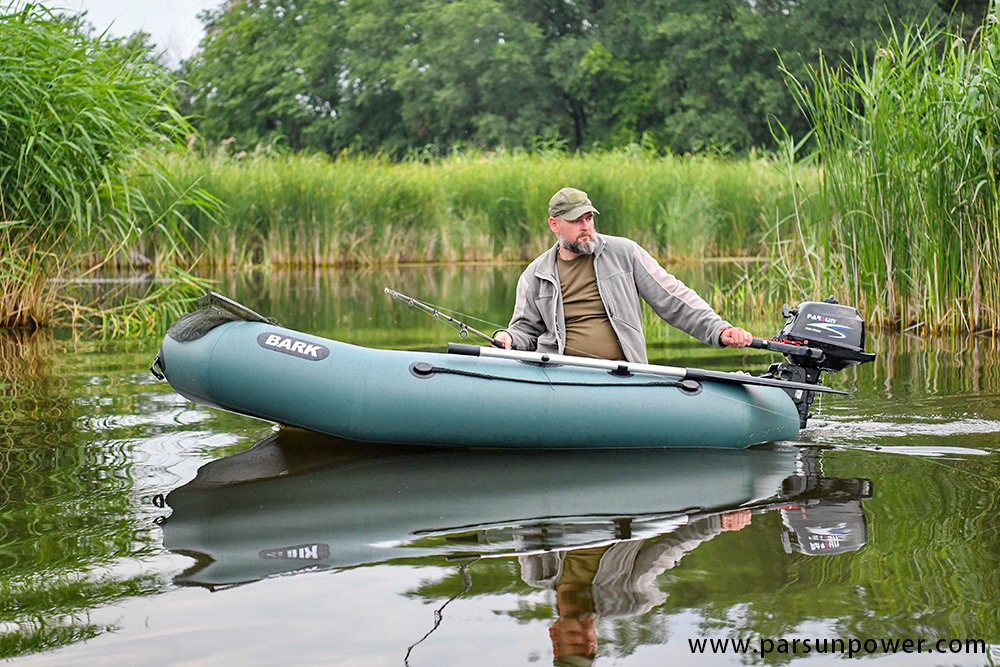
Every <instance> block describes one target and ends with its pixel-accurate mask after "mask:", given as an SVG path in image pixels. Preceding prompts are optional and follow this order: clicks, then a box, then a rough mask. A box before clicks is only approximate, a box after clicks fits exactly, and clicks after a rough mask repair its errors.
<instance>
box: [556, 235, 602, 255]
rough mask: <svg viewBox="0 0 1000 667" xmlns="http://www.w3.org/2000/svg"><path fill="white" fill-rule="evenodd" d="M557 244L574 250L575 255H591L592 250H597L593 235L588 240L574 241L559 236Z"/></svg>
mask: <svg viewBox="0 0 1000 667" xmlns="http://www.w3.org/2000/svg"><path fill="white" fill-rule="evenodd" d="M559 244H560V245H562V247H563V248H565V249H566V250H569V251H570V252H574V253H576V254H577V255H593V254H594V251H595V250H597V242H596V241H595V240H594V237H593V236H592V237H590V241H582V242H581V241H577V242H575V243H570V242H569V241H567V240H566V239H564V238H561V237H560V239H559Z"/></svg>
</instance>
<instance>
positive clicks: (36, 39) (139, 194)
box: [0, 3, 213, 328]
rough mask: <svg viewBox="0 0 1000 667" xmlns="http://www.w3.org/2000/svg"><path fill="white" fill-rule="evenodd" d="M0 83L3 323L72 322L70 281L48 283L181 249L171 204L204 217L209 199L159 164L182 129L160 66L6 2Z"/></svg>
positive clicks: (178, 220) (75, 307)
mask: <svg viewBox="0 0 1000 667" xmlns="http://www.w3.org/2000/svg"><path fill="white" fill-rule="evenodd" d="M0 79H2V81H3V92H2V95H0V287H2V294H3V296H2V299H0V327H7V328H33V327H36V326H39V325H44V324H49V323H53V322H57V321H72V320H74V319H77V316H78V314H79V312H80V307H79V304H77V303H76V302H75V300H74V299H73V297H72V295H71V293H70V291H69V290H67V289H64V286H66V285H68V284H69V283H68V282H67V281H65V280H57V281H51V280H50V279H52V278H57V279H58V278H67V277H71V276H72V277H79V276H80V274H83V275H86V274H87V273H88V272H90V273H92V272H95V271H98V270H100V269H101V268H103V267H107V266H109V265H117V264H122V263H125V264H129V265H132V266H134V265H136V264H142V263H147V264H148V263H150V262H149V260H147V259H146V258H143V257H140V256H137V255H136V254H135V249H136V247H137V245H138V244H139V243H144V244H148V243H151V242H156V243H159V244H160V245H162V246H163V248H164V249H163V251H162V252H161V253H160V254H161V255H163V256H167V257H178V256H182V255H183V254H184V253H185V252H186V249H185V248H184V246H183V242H184V241H185V240H186V239H187V237H188V235H189V234H191V233H192V232H193V230H191V229H184V231H183V232H182V231H180V230H181V228H182V227H185V225H186V220H185V218H183V217H181V216H178V215H177V211H176V209H175V208H174V204H177V203H181V202H183V203H184V204H185V205H186V206H188V207H189V208H191V207H193V208H196V209H200V210H201V211H202V212H203V213H204V214H206V215H208V214H210V208H211V207H212V205H213V202H212V201H211V200H210V199H208V198H205V197H204V196H203V195H202V194H201V193H200V192H198V191H197V189H196V188H182V189H178V188H176V187H175V185H174V182H173V180H172V178H171V176H170V174H169V172H167V171H165V170H164V169H162V167H161V165H160V163H159V158H158V156H159V155H160V154H162V153H163V152H164V151H165V150H170V148H171V147H172V146H175V145H178V144H179V143H180V142H182V140H183V138H184V136H185V135H186V133H187V132H189V131H190V126H189V125H188V124H187V123H186V122H185V121H184V120H183V119H182V118H181V117H180V116H179V115H178V114H177V112H176V111H175V110H174V109H173V107H172V106H171V105H170V104H169V102H168V99H167V95H168V90H169V87H170V79H169V75H168V73H167V72H166V71H165V70H164V68H163V67H162V66H159V65H157V64H155V63H154V62H152V61H150V60H149V59H148V58H145V54H143V53H141V52H138V51H129V50H128V49H127V48H126V47H125V46H124V45H123V44H122V43H119V42H116V41H107V40H105V39H103V38H100V37H99V38H96V39H94V38H91V37H89V36H88V34H87V29H86V28H85V27H84V26H82V25H81V24H80V23H79V19H66V18H62V17H59V16H56V15H53V14H52V13H51V12H49V10H47V9H45V8H44V7H42V6H40V5H38V4H36V3H23V4H22V3H13V4H11V5H9V6H8V7H6V8H5V13H4V14H2V15H0ZM150 194H155V197H150V196H149V195H150ZM154 201H155V207H154V205H153V202H154ZM140 239H143V240H142V241H141V242H140V241H139V240H140ZM154 240H155V241H154ZM90 310H91V312H92V313H94V314H101V312H102V310H101V308H100V307H96V306H91V307H90Z"/></svg>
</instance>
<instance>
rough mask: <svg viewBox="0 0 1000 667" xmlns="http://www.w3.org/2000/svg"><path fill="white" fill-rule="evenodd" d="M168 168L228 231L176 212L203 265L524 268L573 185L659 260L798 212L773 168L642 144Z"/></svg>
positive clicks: (215, 161) (729, 241) (729, 244)
mask: <svg viewBox="0 0 1000 667" xmlns="http://www.w3.org/2000/svg"><path fill="white" fill-rule="evenodd" d="M170 171H171V172H172V173H173V174H174V175H175V177H176V178H177V179H178V182H179V183H194V182H197V183H199V184H200V185H201V187H203V188H204V189H205V190H206V191H208V192H210V193H211V194H212V195H213V196H214V197H216V198H218V199H220V200H222V201H225V202H227V203H228V207H227V209H226V211H225V214H224V216H225V218H224V219H225V220H226V222H227V224H226V225H225V226H222V227H220V226H218V225H216V224H215V223H214V221H213V220H211V219H208V218H205V217H204V216H201V215H199V214H198V212H197V211H194V210H190V211H189V210H186V209H184V211H185V214H186V215H187V216H188V218H189V220H190V221H191V224H192V225H193V226H194V227H195V228H196V229H197V230H198V231H199V233H200V235H201V237H202V238H203V239H204V240H203V241H202V240H200V239H199V238H197V237H195V236H192V237H191V238H190V243H191V245H192V250H193V252H195V253H196V254H198V255H199V256H201V257H202V261H203V264H202V266H206V265H208V264H215V265H234V264H235V265H243V266H245V265H248V264H257V265H265V266H270V267H280V266H329V265H335V264H344V263H348V264H369V265H372V264H385V263H388V264H393V263H405V262H468V261H483V260H485V261H504V260H515V261H522V260H525V259H528V258H531V257H534V255H535V254H537V253H538V252H539V251H541V250H542V249H544V248H546V247H548V246H549V245H550V244H551V243H552V242H553V238H552V237H551V234H550V232H549V230H548V227H547V225H546V224H545V219H546V217H547V214H546V210H547V205H548V200H549V197H551V196H552V193H553V192H555V191H556V190H558V189H559V188H561V187H564V186H566V185H567V184H574V185H577V186H578V187H581V188H584V189H585V190H587V192H589V193H590V194H591V196H592V198H593V200H594V201H595V202H596V205H597V207H598V208H599V209H600V211H601V216H600V217H599V219H598V226H599V227H600V229H602V230H603V231H605V232H607V233H610V234H618V235H624V236H630V237H632V238H635V239H636V240H638V241H639V242H640V243H642V244H643V245H645V246H646V247H647V248H649V249H650V250H651V252H654V253H656V254H658V255H661V256H670V257H672V258H685V259H695V258H703V257H713V256H720V255H723V256H730V255H746V254H753V253H755V252H759V251H762V250H763V248H764V246H763V244H762V240H763V239H764V237H765V236H766V235H767V234H768V233H769V230H770V229H771V226H772V224H773V223H772V220H773V217H774V216H775V215H779V216H782V217H783V216H786V215H789V214H791V212H792V206H793V205H794V197H793V196H792V195H791V193H789V192H788V191H787V187H786V185H785V183H784V180H783V177H782V175H781V173H780V172H779V171H777V170H776V169H775V168H774V163H773V162H772V161H771V160H770V159H769V158H756V159H747V160H720V159H716V158H710V157H695V156H687V157H674V156H670V157H657V156H656V155H655V151H647V150H643V149H642V148H641V147H637V146H635V147H630V148H628V149H625V150H618V151H606V152H601V153H592V154H590V155H588V156H585V157H583V156H576V157H574V156H569V155H566V154H563V153H559V152H552V153H541V154H539V153H535V154H526V153H516V154H508V153H504V154H479V153H475V152H464V153H456V154H453V155H451V156H449V157H447V158H443V159H436V160H429V161H407V162H401V163H399V162H392V161H390V160H387V159H385V158H380V157H341V158H339V159H337V160H329V159H326V158H321V157H316V156H303V155H287V156H285V155H273V154H267V153H264V154H253V155H248V156H241V157H237V156H227V155H224V154H220V155H216V156H215V157H212V158H209V159H197V158H191V157H184V156H178V157H176V158H174V159H173V160H172V162H171V164H170ZM811 173H812V174H815V171H814V170H813V171H812V172H811ZM804 178H806V179H808V174H806V175H805V176H804Z"/></svg>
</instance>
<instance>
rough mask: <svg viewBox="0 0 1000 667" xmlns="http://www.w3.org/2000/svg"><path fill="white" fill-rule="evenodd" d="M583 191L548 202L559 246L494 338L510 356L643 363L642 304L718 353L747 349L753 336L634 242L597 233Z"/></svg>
mask: <svg viewBox="0 0 1000 667" xmlns="http://www.w3.org/2000/svg"><path fill="white" fill-rule="evenodd" d="M599 213H600V212H599V211H598V210H597V209H596V208H594V205H593V204H592V203H591V201H590V198H589V197H588V196H587V193H586V192H583V191H582V190H577V189H576V188H563V189H562V190H560V191H559V192H557V193H555V195H553V196H552V199H551V200H549V229H551V230H552V233H553V234H555V235H556V238H557V239H558V241H557V243H556V245H555V246H554V247H553V248H552V249H551V250H548V251H546V252H545V253H543V254H542V255H541V256H539V257H538V258H537V259H535V260H534V261H533V262H531V264H529V265H528V267H527V268H526V269H525V270H524V273H522V274H521V277H520V279H519V280H518V282H517V297H516V301H515V304H514V315H513V317H512V318H511V321H510V325H508V327H507V328H506V329H501V330H500V331H498V332H497V333H496V334H494V338H496V339H497V341H499V342H500V343H501V344H502V345H503V346H504V347H505V348H507V349H511V348H513V349H518V350H537V351H539V352H556V353H559V354H570V355H576V356H589V357H599V358H602V359H614V360H618V359H624V360H626V361H630V362H638V363H646V362H647V358H646V340H645V338H644V336H643V333H642V308H641V304H640V301H639V299H640V297H641V298H642V299H643V300H644V301H646V303H648V304H649V305H650V306H651V307H652V309H653V311H654V312H655V313H656V314H657V315H659V316H660V317H661V318H663V320H664V321H666V322H667V323H668V324H670V325H672V326H675V327H677V328H678V329H681V330H682V331H685V332H687V333H689V334H690V335H692V336H694V337H695V338H697V339H698V340H701V341H702V342H705V343H707V344H709V345H712V346H715V347H746V346H747V345H749V344H750V342H751V341H752V340H753V336H752V334H750V333H749V332H747V331H744V330H743V329H740V328H739V327H734V326H733V325H731V324H730V323H729V322H726V321H725V320H723V319H722V318H721V317H720V316H719V315H718V314H716V312H715V311H714V310H712V308H711V306H709V305H708V304H707V303H706V302H705V300H704V299H702V298H701V297H700V296H698V295H697V294H696V293H695V292H694V290H692V289H690V288H689V287H687V286H686V285H684V283H682V282H681V281H680V280H678V279H677V278H675V277H674V276H672V275H670V274H669V273H667V272H666V270H664V269H663V267H662V266H660V265H659V263H657V261H656V260H655V259H653V257H652V256H651V255H650V254H649V253H648V252H646V250H644V249H643V248H642V247H641V246H640V245H639V244H637V243H636V242H635V241H632V240H629V239H625V238H620V237H616V236H606V235H604V234H598V233H597V231H596V229H595V228H594V215H595V214H599Z"/></svg>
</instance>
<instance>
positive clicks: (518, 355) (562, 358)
mask: <svg viewBox="0 0 1000 667" xmlns="http://www.w3.org/2000/svg"><path fill="white" fill-rule="evenodd" d="M448 352H449V353H450V354H465V355H469V356H473V357H494V358H497V359H513V360H515V361H526V362H529V363H533V364H540V365H552V366H578V367H581V368H596V369H600V370H606V371H609V372H612V373H614V374H615V375H626V374H628V373H646V374H648V375H664V376H667V377H670V378H676V379H680V380H696V381H701V380H714V381H717V382H728V383H731V384H752V385H761V386H764V387H780V388H782V389H799V390H804V391H816V392H821V393H826V394H843V395H845V396H849V395H850V392H847V391H841V390H839V389H831V388H830V387H824V386H823V385H821V384H809V383H808V382H793V381H791V380H777V379H774V378H763V377H758V376H756V375H747V374H745V373H730V372H726V371H709V370H704V369H701V368H680V367H678V366H659V365H654V364H635V363H631V362H628V361H608V360H607V359H590V358H587V357H571V356H568V355H565V354H549V353H544V352H523V351H521V350H506V349H502V348H496V347H482V346H479V345H468V344H466V343H448Z"/></svg>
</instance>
